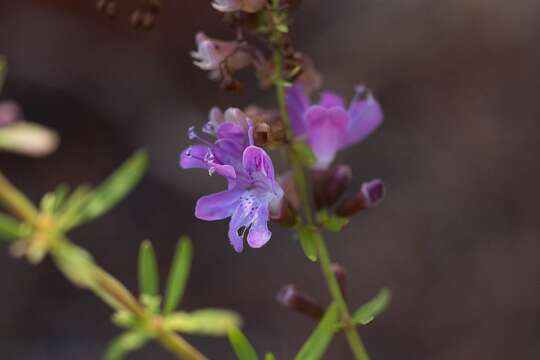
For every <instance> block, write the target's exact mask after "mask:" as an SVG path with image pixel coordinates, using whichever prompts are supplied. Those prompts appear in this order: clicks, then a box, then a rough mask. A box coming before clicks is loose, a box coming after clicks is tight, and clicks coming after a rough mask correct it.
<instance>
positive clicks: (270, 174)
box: [242, 145, 274, 182]
mask: <svg viewBox="0 0 540 360" xmlns="http://www.w3.org/2000/svg"><path fill="white" fill-rule="evenodd" d="M242 164H243V165H244V169H245V170H246V172H247V173H248V174H252V173H255V172H259V173H262V174H263V175H264V176H265V177H266V178H268V179H270V180H271V181H272V182H274V165H273V164H272V159H270V156H268V154H267V153H266V151H264V150H263V149H261V148H260V147H258V146H254V145H251V146H248V147H247V148H246V149H245V150H244V156H243V158H242Z"/></svg>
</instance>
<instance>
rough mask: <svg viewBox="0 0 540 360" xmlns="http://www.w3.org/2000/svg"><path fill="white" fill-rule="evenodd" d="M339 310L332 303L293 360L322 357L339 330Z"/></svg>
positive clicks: (310, 359) (311, 359) (315, 359)
mask: <svg viewBox="0 0 540 360" xmlns="http://www.w3.org/2000/svg"><path fill="white" fill-rule="evenodd" d="M338 320H339V310H338V307H337V304H336V303H332V304H331V305H330V306H329V307H328V309H327V310H326V313H325V314H324V316H323V318H322V319H321V321H320V322H319V324H318V325H317V327H316V328H315V330H314V331H313V333H312V334H311V336H310V337H309V338H308V339H307V341H306V342H305V343H304V345H303V346H302V349H300V352H299V353H298V354H297V355H296V357H295V358H294V359H295V360H317V359H321V358H322V356H323V355H324V353H325V351H326V348H327V347H328V345H329V344H330V342H331V341H332V338H333V337H334V334H335V333H336V331H337V330H338V329H339V323H338Z"/></svg>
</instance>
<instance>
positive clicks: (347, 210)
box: [336, 179, 385, 217]
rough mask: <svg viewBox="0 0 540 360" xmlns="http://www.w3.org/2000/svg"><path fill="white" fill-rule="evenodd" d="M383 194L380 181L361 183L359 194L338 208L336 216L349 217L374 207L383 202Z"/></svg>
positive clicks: (382, 184) (382, 186) (383, 190)
mask: <svg viewBox="0 0 540 360" xmlns="http://www.w3.org/2000/svg"><path fill="white" fill-rule="evenodd" d="M384 194H385V187H384V183H383V182H382V181H381V180H378V179H377V180H373V181H369V182H366V183H363V184H362V188H361V189H360V191H359V192H357V193H356V194H354V195H353V197H351V198H349V199H346V200H345V201H343V202H342V203H341V204H340V205H339V206H338V208H337V209H336V215H339V216H345V217H349V216H352V215H354V214H356V213H357V212H359V211H361V210H364V209H365V208H368V207H372V206H375V205H377V204H378V203H380V202H381V201H382V200H383V198H384Z"/></svg>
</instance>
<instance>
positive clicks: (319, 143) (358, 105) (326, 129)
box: [287, 84, 383, 169]
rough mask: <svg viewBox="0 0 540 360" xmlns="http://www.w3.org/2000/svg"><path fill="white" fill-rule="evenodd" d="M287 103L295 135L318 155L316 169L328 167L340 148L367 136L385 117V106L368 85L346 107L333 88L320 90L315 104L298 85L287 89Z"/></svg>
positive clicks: (358, 90) (360, 87) (359, 89)
mask: <svg viewBox="0 0 540 360" xmlns="http://www.w3.org/2000/svg"><path fill="white" fill-rule="evenodd" d="M287 106H288V111H289V114H290V116H291V123H292V127H293V131H294V133H295V135H296V136H299V137H304V138H305V139H306V140H307V142H308V144H309V145H310V147H311V149H312V150H313V152H314V153H315V155H316V156H317V160H318V161H317V164H316V165H315V166H314V167H315V168H320V169H324V168H327V167H328V166H329V165H330V164H331V163H332V161H333V160H334V158H335V157H336V153H337V152H338V151H339V150H342V149H344V148H345V147H347V146H349V145H352V144H355V143H357V142H360V141H362V140H364V139H365V138H366V137H368V136H369V135H370V134H371V133H372V132H373V131H375V129H377V127H379V126H380V125H381V123H382V120H383V112H382V109H381V107H380V105H379V103H378V102H377V100H376V99H375V98H374V97H373V95H371V93H369V92H368V91H367V89H366V87H365V86H363V85H359V86H357V87H356V94H355V96H354V98H353V99H352V101H351V103H350V104H349V106H348V108H346V107H345V101H344V99H343V98H342V97H341V96H339V95H337V94H335V93H333V92H330V91H324V92H322V93H321V96H320V100H319V103H318V104H315V105H312V104H310V102H309V99H308V98H307V96H306V95H305V93H304V91H303V89H302V87H301V86H300V85H299V84H295V85H293V86H292V87H290V88H289V89H288V90H287Z"/></svg>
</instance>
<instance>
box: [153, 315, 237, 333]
mask: <svg viewBox="0 0 540 360" xmlns="http://www.w3.org/2000/svg"><path fill="white" fill-rule="evenodd" d="M241 325H242V320H241V318H240V316H239V315H238V314H237V313H235V312H234V311H230V310H222V309H201V310H196V311H193V312H190V313H188V312H182V311H180V312H175V313H172V314H170V315H167V316H165V318H164V319H163V326H164V328H165V329H167V330H173V331H179V332H182V333H186V334H194V335H207V336H225V335H227V334H228V333H229V331H231V330H232V329H233V328H239V327H240V326H241Z"/></svg>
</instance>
